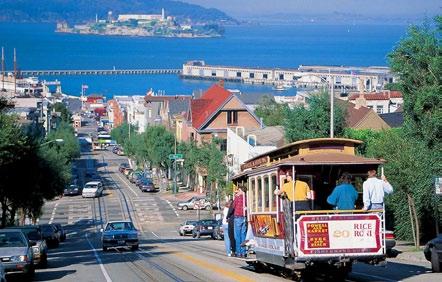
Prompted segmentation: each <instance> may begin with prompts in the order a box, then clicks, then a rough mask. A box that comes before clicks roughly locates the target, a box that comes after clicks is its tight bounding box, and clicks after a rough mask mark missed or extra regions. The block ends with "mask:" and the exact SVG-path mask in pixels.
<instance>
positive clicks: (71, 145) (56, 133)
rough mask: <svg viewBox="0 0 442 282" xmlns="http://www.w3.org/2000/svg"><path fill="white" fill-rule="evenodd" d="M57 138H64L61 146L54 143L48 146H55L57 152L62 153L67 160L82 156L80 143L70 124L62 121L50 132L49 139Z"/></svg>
mask: <svg viewBox="0 0 442 282" xmlns="http://www.w3.org/2000/svg"><path fill="white" fill-rule="evenodd" d="M55 139H63V145H62V146H60V145H58V144H56V143H53V144H50V145H48V146H46V147H49V148H52V147H54V148H55V149H56V150H57V153H58V154H61V155H62V156H63V158H64V159H66V161H67V162H70V161H71V160H73V159H75V158H78V157H79V156H80V144H79V143H78V139H77V138H76V137H75V132H74V128H73V127H72V126H71V125H70V124H68V123H66V122H62V123H61V124H60V125H59V126H58V128H57V129H56V130H53V131H51V132H50V133H49V134H48V136H47V141H52V140H55Z"/></svg>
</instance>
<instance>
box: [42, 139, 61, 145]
mask: <svg viewBox="0 0 442 282" xmlns="http://www.w3.org/2000/svg"><path fill="white" fill-rule="evenodd" d="M54 142H56V143H58V144H62V143H64V139H61V138H60V139H54V140H51V141H48V142H45V143H42V144H40V147H43V146H45V145H48V144H51V143H54Z"/></svg>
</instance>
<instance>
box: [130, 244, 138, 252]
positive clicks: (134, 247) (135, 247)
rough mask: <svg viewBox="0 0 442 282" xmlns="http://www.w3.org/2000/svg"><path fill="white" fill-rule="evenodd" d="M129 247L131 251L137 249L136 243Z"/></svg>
mask: <svg viewBox="0 0 442 282" xmlns="http://www.w3.org/2000/svg"><path fill="white" fill-rule="evenodd" d="M130 249H131V250H132V251H136V250H138V245H134V246H132V247H131V248H130Z"/></svg>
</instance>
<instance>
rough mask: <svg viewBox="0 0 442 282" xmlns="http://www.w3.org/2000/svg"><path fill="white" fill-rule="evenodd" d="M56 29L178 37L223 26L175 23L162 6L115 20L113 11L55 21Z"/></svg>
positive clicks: (211, 33) (210, 33)
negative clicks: (82, 21)
mask: <svg viewBox="0 0 442 282" xmlns="http://www.w3.org/2000/svg"><path fill="white" fill-rule="evenodd" d="M56 32H61V33H76V34H96V35H118V36H145V37H181V38H207V37H220V36H222V35H223V33H224V30H223V28H222V27H220V26H219V25H218V24H214V23H209V22H207V23H201V22H198V23H197V24H195V25H193V24H192V23H191V21H190V20H189V21H188V22H185V23H178V22H177V21H176V20H175V18H174V17H173V16H166V14H165V11H164V9H162V10H161V14H121V15H118V18H117V19H116V20H115V19H114V18H113V16H112V11H109V12H108V14H107V19H99V18H98V15H96V16H95V21H94V22H89V23H86V24H79V25H74V26H73V27H70V26H69V25H68V23H67V22H66V21H64V22H59V23H57V29H56Z"/></svg>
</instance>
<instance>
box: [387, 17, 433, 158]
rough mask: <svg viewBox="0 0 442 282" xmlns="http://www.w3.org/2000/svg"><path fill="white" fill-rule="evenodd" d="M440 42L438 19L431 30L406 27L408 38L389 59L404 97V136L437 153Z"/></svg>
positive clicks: (401, 42) (423, 27) (429, 26)
mask: <svg viewBox="0 0 442 282" xmlns="http://www.w3.org/2000/svg"><path fill="white" fill-rule="evenodd" d="M441 38H442V16H438V17H436V19H435V27H434V26H431V25H429V24H427V25H424V26H421V27H420V26H412V27H410V28H409V30H408V36H407V37H406V38H404V39H403V40H402V41H400V42H399V44H398V45H397V46H396V48H395V49H394V51H393V52H392V53H390V55H389V61H390V66H391V68H392V70H393V72H395V73H396V74H398V75H399V82H398V84H399V86H400V89H401V90H402V93H403V96H404V114H405V128H406V130H407V133H408V134H410V136H413V138H414V137H417V138H419V139H422V140H425V142H426V143H427V144H428V146H429V147H430V148H434V147H438V150H440V148H441V144H442V110H441V109H442V84H441V81H442V48H441V40H442V39H441Z"/></svg>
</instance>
